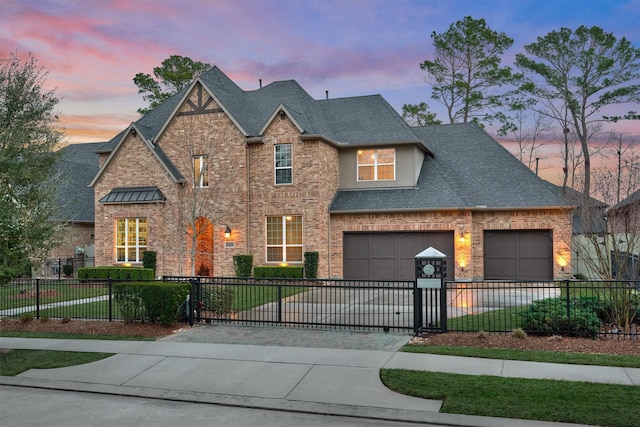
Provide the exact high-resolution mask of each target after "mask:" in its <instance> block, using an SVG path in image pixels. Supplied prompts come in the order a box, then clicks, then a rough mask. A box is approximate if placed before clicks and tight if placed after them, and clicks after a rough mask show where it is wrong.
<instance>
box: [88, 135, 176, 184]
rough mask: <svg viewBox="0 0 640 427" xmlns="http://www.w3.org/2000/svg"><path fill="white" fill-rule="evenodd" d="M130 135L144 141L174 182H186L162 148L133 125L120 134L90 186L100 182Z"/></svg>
mask: <svg viewBox="0 0 640 427" xmlns="http://www.w3.org/2000/svg"><path fill="white" fill-rule="evenodd" d="M129 135H131V136H132V137H133V138H136V137H137V136H139V137H140V139H141V140H142V143H143V144H144V145H145V146H146V147H147V148H148V149H149V151H150V152H151V154H152V155H153V156H154V157H155V158H156V159H157V160H158V162H159V163H160V165H161V166H162V167H163V169H164V170H165V171H166V172H167V174H168V175H169V176H170V177H171V179H172V180H173V181H174V182H185V181H186V179H185V178H184V176H183V175H182V173H181V172H180V170H179V169H178V168H177V167H176V165H175V164H173V162H172V161H171V160H170V159H169V157H168V156H167V155H166V154H165V152H164V151H163V150H162V148H160V146H158V145H156V144H153V142H152V140H151V139H148V138H147V137H145V136H144V133H143V132H141V128H140V126H139V125H138V124H136V123H132V124H131V125H130V126H129V128H128V130H127V131H126V132H121V133H119V134H118V136H120V139H119V141H118V142H117V144H116V146H115V147H114V148H113V150H111V152H110V154H109V157H108V158H107V160H106V161H105V162H104V164H103V165H102V167H100V169H99V170H98V172H97V173H96V175H95V177H94V178H93V180H92V181H91V183H90V184H89V186H91V187H93V186H94V185H95V183H96V182H97V181H98V179H100V177H101V176H102V174H103V173H104V171H105V170H106V169H107V168H108V167H109V164H110V163H111V161H112V160H113V159H114V157H115V155H116V153H117V152H118V150H119V149H120V147H122V145H123V144H124V142H125V141H126V140H127V138H128V137H129Z"/></svg>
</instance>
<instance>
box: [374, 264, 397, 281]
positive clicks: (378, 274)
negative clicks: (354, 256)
mask: <svg viewBox="0 0 640 427" xmlns="http://www.w3.org/2000/svg"><path fill="white" fill-rule="evenodd" d="M369 273H370V277H369V278H370V279H373V280H394V279H395V274H396V265H395V260H394V259H374V260H372V262H371V264H370V265H369Z"/></svg>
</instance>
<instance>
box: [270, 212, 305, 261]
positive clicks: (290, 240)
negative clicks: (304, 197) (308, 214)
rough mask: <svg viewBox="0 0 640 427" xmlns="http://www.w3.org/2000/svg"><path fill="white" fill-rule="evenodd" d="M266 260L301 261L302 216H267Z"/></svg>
mask: <svg viewBox="0 0 640 427" xmlns="http://www.w3.org/2000/svg"><path fill="white" fill-rule="evenodd" d="M267 262H302V216H300V215H293V216H269V217H267Z"/></svg>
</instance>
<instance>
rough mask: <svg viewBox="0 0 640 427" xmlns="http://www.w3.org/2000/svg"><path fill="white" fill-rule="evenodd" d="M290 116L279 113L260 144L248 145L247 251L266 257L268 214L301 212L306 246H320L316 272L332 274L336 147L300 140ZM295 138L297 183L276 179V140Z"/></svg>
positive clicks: (256, 261) (260, 262) (287, 141)
mask: <svg viewBox="0 0 640 427" xmlns="http://www.w3.org/2000/svg"><path fill="white" fill-rule="evenodd" d="M299 135H300V132H299V130H298V129H297V128H296V127H295V125H294V124H293V123H292V122H291V121H290V120H289V119H288V118H284V119H281V118H279V117H276V118H275V119H274V121H273V122H272V123H271V125H270V126H269V127H268V128H267V130H266V132H265V133H264V136H263V138H262V142H263V143H262V144H256V145H252V146H250V148H249V158H250V178H249V184H250V185H249V188H250V194H249V205H250V208H249V212H250V217H249V223H248V226H249V230H250V243H249V252H250V253H251V254H253V256H254V265H264V264H265V263H266V249H265V248H266V233H265V228H266V217H267V216H270V215H274V216H278V215H302V218H303V245H304V246H303V251H318V252H319V256H320V265H319V267H318V275H319V276H320V277H326V276H327V275H328V273H329V272H328V263H327V262H326V260H327V259H328V253H329V246H328V243H327V239H328V234H329V214H328V207H329V203H330V202H331V200H332V198H333V196H334V195H335V192H336V190H337V188H338V153H337V150H336V149H335V148H334V147H332V146H330V145H328V144H326V143H324V142H322V141H319V140H310V141H309V140H307V141H302V140H300V138H299ZM276 144H292V146H293V183H292V184H290V185H275V177H274V146H275V145H276Z"/></svg>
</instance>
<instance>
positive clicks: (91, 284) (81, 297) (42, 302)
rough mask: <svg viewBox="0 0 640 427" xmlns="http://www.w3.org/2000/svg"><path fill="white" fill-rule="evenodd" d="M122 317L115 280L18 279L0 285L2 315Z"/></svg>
mask: <svg viewBox="0 0 640 427" xmlns="http://www.w3.org/2000/svg"><path fill="white" fill-rule="evenodd" d="M25 316H27V317H29V316H33V317H34V318H36V319H42V318H47V319H64V318H69V319H80V320H109V321H111V320H119V319H120V315H119V312H118V310H117V307H116V306H115V304H114V301H113V281H111V280H82V281H80V280H78V279H74V278H71V279H62V280H58V279H16V280H13V281H11V282H10V283H8V284H5V285H0V318H2V317H9V318H23V317H25Z"/></svg>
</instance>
